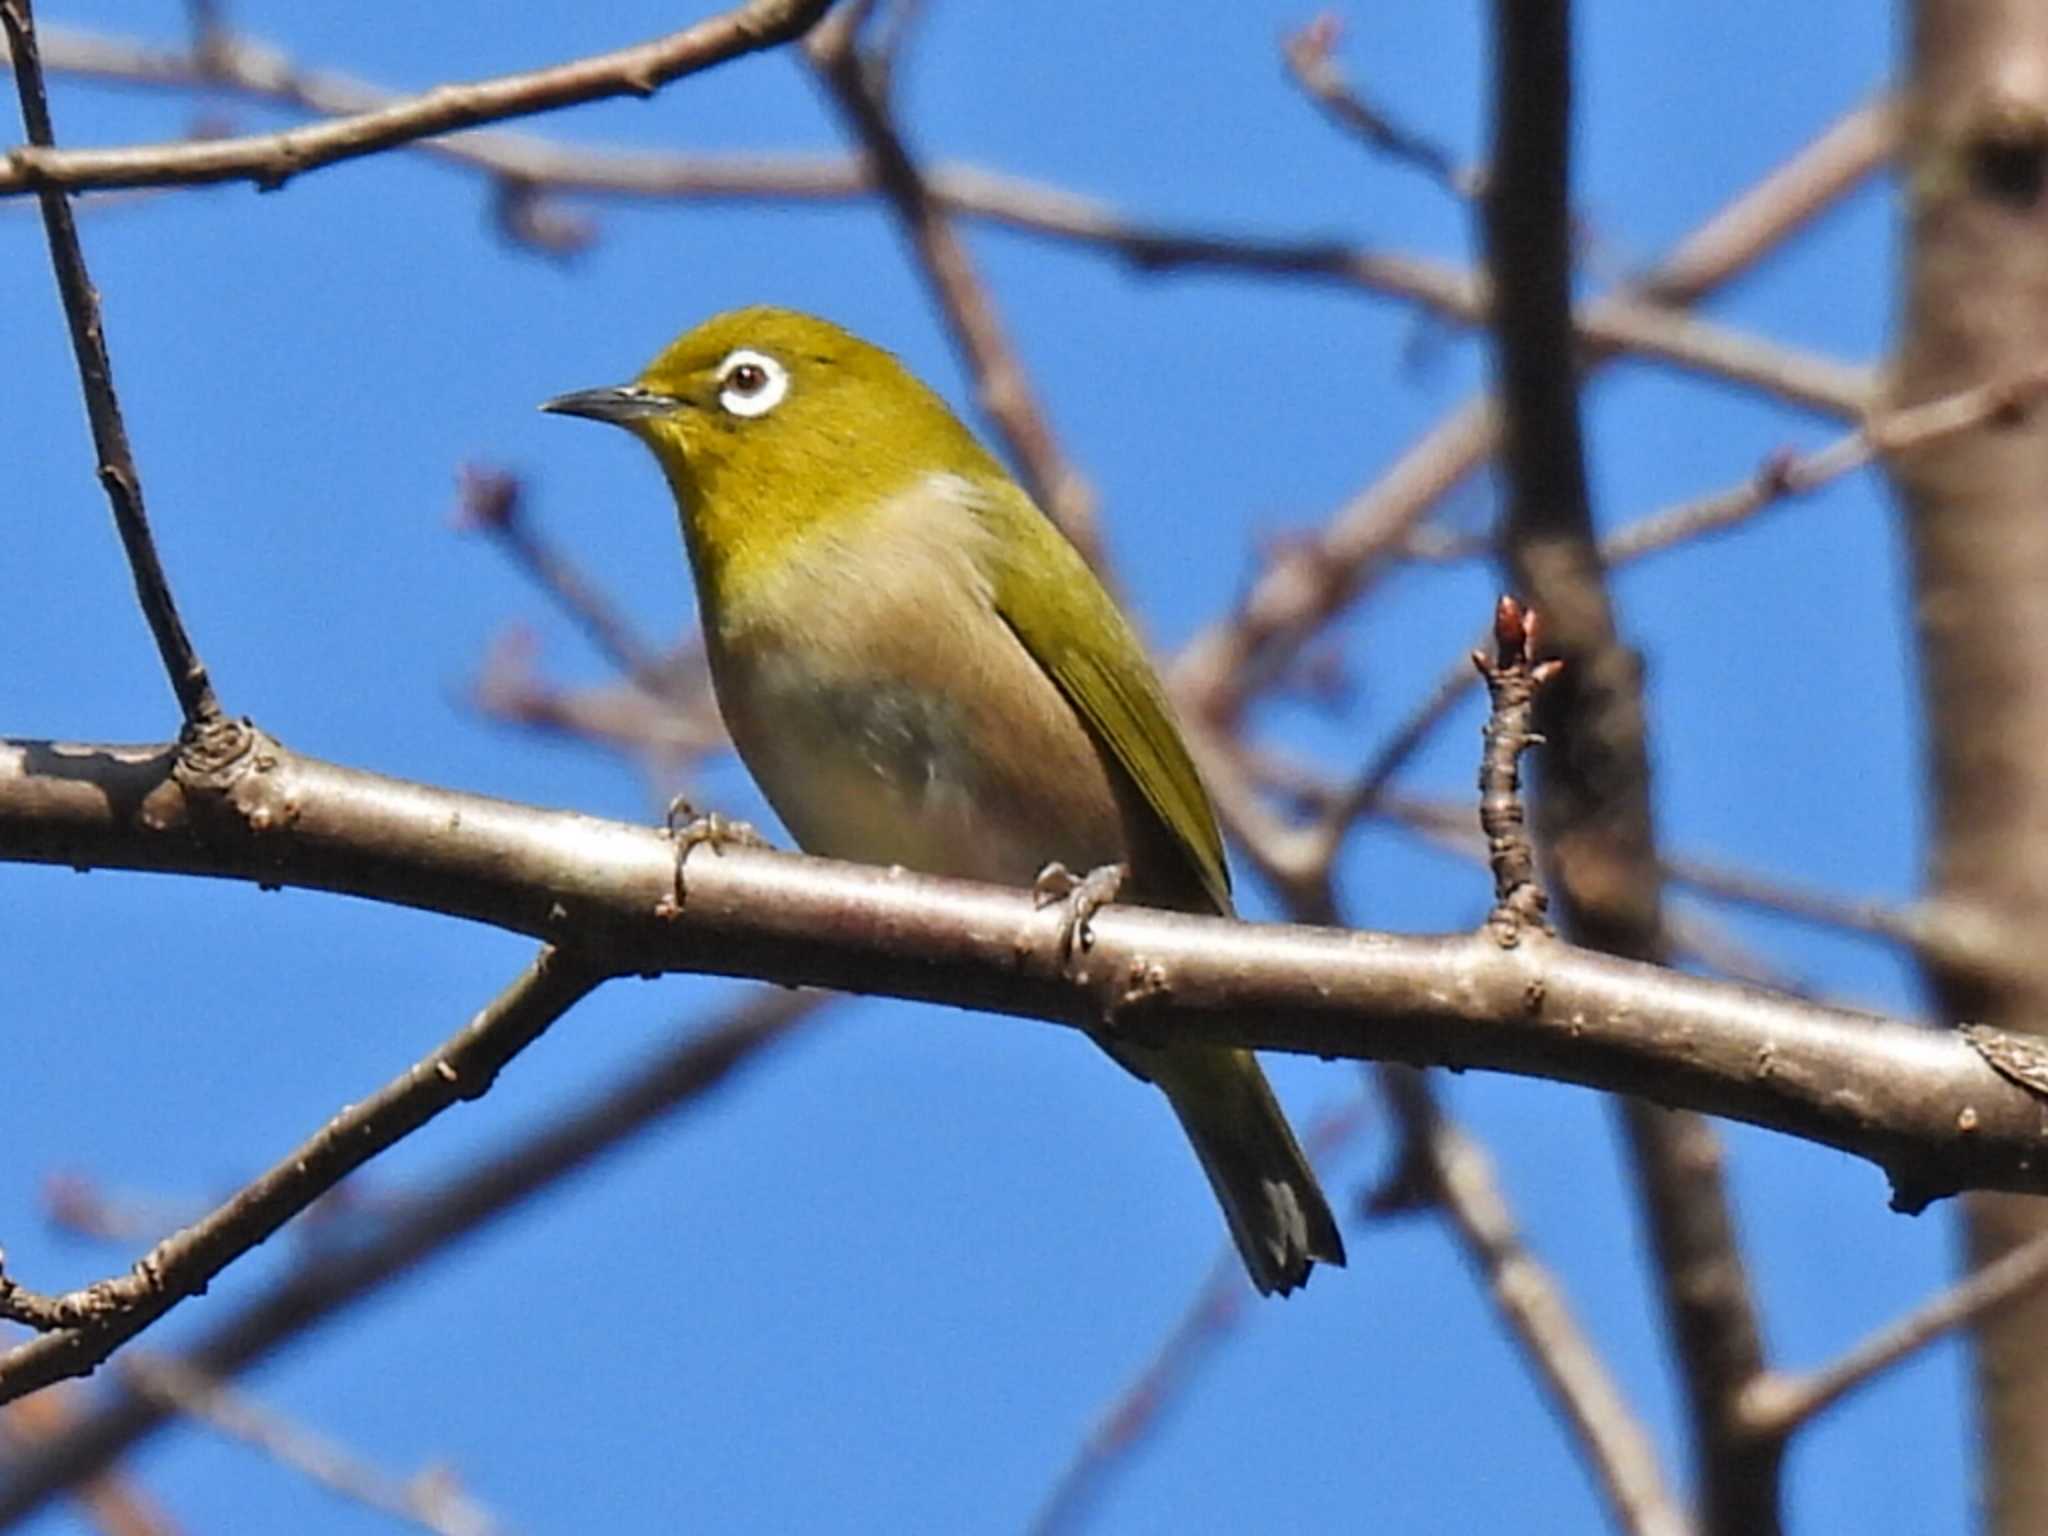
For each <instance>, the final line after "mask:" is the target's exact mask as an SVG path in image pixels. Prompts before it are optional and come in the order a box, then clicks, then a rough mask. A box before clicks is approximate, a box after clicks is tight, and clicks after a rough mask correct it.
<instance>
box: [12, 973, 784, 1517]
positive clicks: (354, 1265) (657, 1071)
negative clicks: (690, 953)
mask: <svg viewBox="0 0 2048 1536" xmlns="http://www.w3.org/2000/svg"><path fill="white" fill-rule="evenodd" d="M823 1001H824V999H822V998H819V997H816V996H809V997H804V996H797V995H795V994H793V993H786V992H762V993H759V994H757V995H756V996H755V997H754V998H753V999H752V1000H751V1001H750V1002H748V1003H747V1004H746V1005H745V1006H744V1007H741V1008H738V1009H736V1010H734V1012H733V1013H732V1015H731V1016H730V1017H729V1018H727V1019H725V1020H724V1021H722V1022H721V1023H719V1024H717V1025H715V1026H713V1027H712V1028H709V1029H706V1030H702V1031H699V1032H697V1033H695V1034H693V1035H691V1036H689V1037H688V1038H687V1039H684V1040H682V1041H681V1042H679V1043H678V1044H676V1045H674V1046H672V1047H670V1048H669V1049H668V1050H666V1051H664V1052H662V1053H661V1054H660V1055H659V1056H657V1057H655V1058H654V1059H653V1060H652V1061H650V1062H647V1063H645V1064H643V1065H642V1066H640V1067H638V1068H636V1069H634V1070H633V1071H632V1072H630V1073H629V1074H627V1075H626V1076H625V1077H624V1078H623V1079H622V1080H621V1081H620V1082H619V1083H618V1084H617V1085H616V1086H615V1087H613V1088H611V1089H609V1090H607V1091H605V1092H603V1093H601V1094H598V1095H596V1096H595V1097H593V1098H592V1099H590V1100H589V1101H588V1102H587V1103H585V1104H583V1105H582V1106H581V1107H578V1108H575V1109H573V1110H571V1111H570V1112H569V1113H567V1114H564V1115H557V1116H553V1117H550V1119H549V1120H548V1121H547V1123H546V1124H545V1125H544V1126H543V1127H542V1128H541V1129H540V1130H539V1131H537V1132H536V1133H535V1134H534V1135H533V1136H532V1137H531V1138H530V1139H528V1140H526V1141H524V1142H522V1143H521V1144H520V1145H518V1146H516V1147H514V1148H512V1149H511V1150H510V1151H508V1152H503V1153H499V1154H496V1155H494V1156H491V1157H488V1158H485V1159H483V1160H481V1161H479V1162H477V1163H475V1164H474V1165H472V1166H471V1167H469V1168H468V1169H466V1170H464V1171H463V1172H461V1173H459V1174H457V1175H455V1176H454V1177H452V1178H450V1179H449V1180H447V1181H446V1182H445V1183H443V1184H441V1185H440V1186H438V1187H437V1188H434V1189H431V1190H428V1191H426V1192H425V1193H424V1194H422V1195H421V1196H420V1197H419V1198H418V1199H417V1200H416V1201H414V1202H413V1203H412V1204H411V1205H410V1206H409V1207H408V1208H407V1209H406V1210H404V1211H403V1212H401V1213H400V1214H399V1215H398V1216H397V1217H395V1218H394V1219H392V1220H391V1221H388V1222H384V1223H380V1224H379V1226H378V1229H377V1230H376V1231H375V1232H374V1233H372V1234H371V1235H370V1236H369V1237H368V1238H367V1239H366V1240H365V1241H363V1242H361V1243H357V1244H351V1245H349V1246H347V1247H345V1248H339V1249H331V1250H322V1251H321V1252H319V1253H317V1254H313V1255H309V1256H308V1257H307V1258H305V1259H304V1260H302V1261H301V1262H300V1263H299V1264H298V1265H297V1266H296V1267H294V1269H293V1270H292V1271H291V1273H289V1274H288V1275H286V1276H285V1277H284V1279H282V1280H281V1281H279V1282H278V1283H277V1284H276V1285H274V1286H272V1287H270V1288H269V1289H268V1290H266V1291H265V1292H263V1293H262V1294H261V1295H259V1296H258V1297H256V1299H255V1300H253V1301H252V1302H250V1303H249V1304H248V1305H246V1306H244V1307H242V1308H240V1309H239V1310H238V1311H236V1312H234V1313H233V1314H232V1315H230V1316H229V1317H228V1318H226V1319H225V1320H223V1321H222V1322H221V1323H219V1324H218V1325H216V1326H215V1327H214V1328H213V1329H212V1330H210V1331H209V1332H207V1333H206V1334H205V1335H204V1336H203V1337H201V1339H200V1340H199V1341H198V1343H196V1344H195V1345H193V1346H192V1347H191V1349H189V1350H188V1351H187V1352H186V1353H185V1354H183V1355H181V1356H179V1357H178V1358H179V1359H180V1360H181V1361H183V1362H184V1363H186V1364H189V1365H190V1366H192V1367H193V1368H195V1369H197V1370H199V1371H202V1372H204V1373H205V1374H206V1375H208V1376H209V1377H212V1378H214V1379H216V1380H227V1379H229V1378H231V1377H233V1376H235V1375H237V1374H238V1373H240V1372H242V1371H245V1370H247V1369H249V1368H250V1367H251V1366H254V1365H256V1364H257V1363H259V1362H260V1361H262V1360H264V1359H265V1358H267V1357H268V1356H269V1355H271V1354H272V1353H274V1352H275V1351H276V1350H277V1349H278V1348H279V1347H280V1346H281V1345H283V1344H285V1343H287V1342H289V1341H291V1340H292V1339H295V1338H297V1337H298V1336H299V1335H301V1334H303V1333H305V1332H306V1331H308V1330H309V1329H311V1328H312V1327H313V1326H314V1325H316V1324H318V1323H320V1322H322V1321H324V1320H325V1319H327V1318H329V1317H332V1316H334V1315H335V1314H336V1313H337V1312H341V1311H343V1310H345V1309H346V1308H348V1307H350V1306H352V1305H353V1304H354V1303H356V1302H357V1301H360V1300H362V1299H364V1298H365V1297H367V1296H369V1295H371V1294H373V1293H374V1292H376V1291H377V1290H379V1289H381V1288H382V1287H383V1286H385V1285H388V1284H390V1282H392V1281H393V1280H396V1279H398V1278H399V1277H400V1276H402V1275H405V1274H407V1273H409V1272H410V1271H411V1270H412V1268H413V1267H414V1266H415V1265H417V1264H419V1263H421V1262H422V1261H424V1260H425V1259H427V1258H430V1257H432V1256H433V1255H435V1254H438V1253H441V1252H444V1251H446V1250H447V1248H448V1247H449V1245H450V1244H451V1243H452V1242H453V1240H454V1239H456V1238H457V1237H460V1236H462V1235H463V1234H464V1233H466V1232H471V1231H474V1230H475V1229H477V1228H478V1227H480V1226H482V1225H484V1224H485V1223H486V1222H488V1221H491V1220H492V1219H494V1218H496V1217H498V1216H500V1215H503V1214H504V1213H505V1212H506V1211H507V1210H510V1209H511V1208H512V1207H514V1206H516V1205H517V1204H519V1202H521V1201H523V1200H525V1199H526V1198H528V1197H529V1196H531V1195H533V1194H535V1193H537V1192H538V1191H540V1190H542V1189H546V1188H548V1187H549V1186H551V1185H553V1184H555V1183H556V1182H558V1181H559V1180H561V1179H562V1178H564V1177H566V1176H567V1175H569V1174H572V1173H574V1172H576V1171H577V1170H578V1169H581V1168H584V1167H587V1166H588V1165H589V1164H590V1163H591V1162H592V1161H593V1160H595V1159H596V1158H597V1157H599V1156H600V1155H602V1154H603V1153H605V1152H608V1151H610V1150H611V1149H613V1148H614V1147H617V1146H619V1145H620V1144H622V1143H623V1142H625V1141H627V1140H629V1139H630V1138H631V1137H632V1136H634V1135H635V1134H637V1133H638V1132H640V1131H642V1130H645V1129H646V1128H647V1127H648V1126H650V1125H652V1124H654V1123H655V1122H657V1121H658V1120H660V1119H661V1117H663V1116H664V1115H667V1114H669V1113H671V1112H673V1111H675V1110H677V1109H680V1108H683V1107H685V1106H687V1105H689V1104H691V1103H693V1102H694V1101H695V1100H697V1099H699V1098H701V1097H702V1096H703V1095H704V1094H706V1093H708V1092H709V1091H711V1090H712V1089H714V1088H716V1087H718V1086H719V1085H720V1084H721V1083H723V1082H724V1081H725V1080H726V1079H727V1078H728V1077H730V1076H731V1075H732V1073H733V1072H734V1071H736V1070H737V1069H738V1068H740V1067H741V1066H743V1065H745V1064H746V1063H747V1062H749V1061H751V1060H753V1059H754V1058H755V1057H756V1056H758V1055H759V1054H760V1053H761V1051H762V1050H763V1049H764V1048H765V1047H767V1046H769V1045H772V1044H773V1043H775V1042H776V1041H778V1040H781V1039H782V1038H784V1037H785V1036H786V1035H787V1034H788V1033H789V1032H790V1031H791V1030H792V1029H794V1028H796V1027H797V1026H798V1025H799V1024H800V1023H801V1022H802V1021H803V1020H805V1019H806V1018H808V1017H809V1016H810V1015H811V1014H812V1013H813V1012H815V1011H816V1009H817V1007H818V1005H819V1004H820V1003H821V1002H823ZM29 1400H30V1401H33V1400H34V1399H29ZM167 1417H168V1415H167V1414H166V1411H165V1410H164V1408H163V1407H162V1406H161V1405H160V1404H157V1403H152V1402H149V1401H146V1400H144V1399H142V1398H140V1397H137V1396H136V1395H134V1394H133V1393H123V1394H121V1395H120V1396H118V1397H116V1398H115V1399H114V1400H113V1401H112V1402H110V1403H108V1404H107V1405H105V1406H104V1407H101V1408H99V1409H96V1410H95V1411H94V1412H93V1413H92V1414H91V1416H90V1417H88V1418H86V1419H85V1420H84V1421H83V1422H81V1423H80V1424H79V1425H78V1426H77V1427H76V1429H75V1430H73V1431H71V1432H69V1433H66V1434H64V1435H62V1436H60V1437H57V1438H54V1439H52V1440H51V1441H50V1442H49V1443H47V1444H45V1445H42V1446H39V1447H37V1449H36V1452H35V1454H33V1455H31V1456H24V1457H20V1458H17V1459H16V1460H15V1461H14V1462H13V1463H12V1464H10V1465H9V1466H8V1468H7V1469H6V1477H5V1479H4V1480H0V1526H6V1525H8V1524H11V1523H12V1522H14V1521H17V1520H20V1519H22V1518H24V1517H25V1516H27V1515H29V1514H31V1513H33V1512H34V1511H35V1510H37V1509H38V1508H40V1507H41V1506H42V1505H43V1504H45V1503H47V1502H48V1501H49V1500H50V1499H51V1498H53V1497H54V1496H56V1495H57V1494H59V1493H61V1492H62V1491H63V1490H64V1489H66V1488H69V1487H72V1486H74V1485H76V1484H78V1483H80V1482H82V1481H84V1480H86V1479H88V1478H90V1477H92V1476H94V1475H95V1474H97V1473H98V1472H100V1471H102V1470H103V1469H105V1468H106V1467H108V1466H111V1465H112V1464H113V1463H114V1461H115V1460H116V1459H118V1458H119V1457H120V1456H121V1454H122V1453H123V1452H124V1451H126V1450H128V1449H129V1448H130V1447H131V1446H133V1445H135V1444H136V1443H137V1442H138V1441H140V1440H142V1439H144V1438H145V1437H147V1436H148V1435H150V1434H152V1433H153V1432H155V1430H157V1429H158V1428H160V1427H161V1426H162V1424H163V1423H164V1421H165V1419H166V1418H167Z"/></svg>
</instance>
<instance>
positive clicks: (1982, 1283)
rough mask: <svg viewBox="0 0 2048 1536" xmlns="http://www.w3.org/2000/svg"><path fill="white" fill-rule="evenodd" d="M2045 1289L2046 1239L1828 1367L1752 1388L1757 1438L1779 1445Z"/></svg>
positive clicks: (2006, 1256) (2004, 1258) (1961, 1283)
mask: <svg viewBox="0 0 2048 1536" xmlns="http://www.w3.org/2000/svg"><path fill="white" fill-rule="evenodd" d="M2044 1284H2048V1234H2044V1235H2042V1236H2039V1237H2035V1238H2032V1239H2030V1240H2029V1241H2027V1242H2025V1243H2023V1244H2021V1245H2020V1246H2019V1247H2017V1248H2013V1249H2011V1250H2009V1251H2008V1252H2005V1253H2002V1254H2000V1255H1999V1256H1998V1257H1997V1258H1995V1259H1993V1260H1992V1261H1991V1262H1990V1263H1989V1264H1986V1265H1985V1266H1984V1267H1983V1268H1982V1269H1979V1270H1977V1271H1975V1272H1974V1273H1972V1274H1969V1275H1966V1276H1964V1277H1963V1278H1962V1279H1961V1280H1958V1281H1956V1283H1955V1284H1953V1285H1951V1286H1949V1287H1948V1288H1947V1289H1946V1290H1944V1291H1942V1292H1941V1293H1940V1294H1938V1295H1935V1296H1930V1297H1929V1298H1928V1299H1927V1300H1926V1301H1924V1302H1922V1303H1921V1304H1920V1305H1919V1306H1917V1307H1915V1308H1914V1309H1913V1310H1912V1311H1911V1312H1908V1313H1907V1314H1906V1315H1905V1316H1904V1317H1902V1318H1900V1319H1898V1321H1896V1322H1893V1323H1887V1324H1886V1325H1885V1326H1884V1327H1882V1328H1880V1329H1878V1330H1877V1332H1875V1333H1873V1334H1872V1335H1871V1336H1870V1337H1869V1338H1867V1339H1865V1340H1863V1342H1862V1343H1860V1344H1858V1345H1857V1346H1856V1347H1855V1348H1854V1349H1851V1350H1850V1351H1848V1353H1846V1354H1844V1355H1843V1356H1842V1357H1841V1358H1840V1359H1839V1360H1836V1361H1835V1362H1834V1363H1833V1364H1831V1365H1827V1366H1823V1367H1822V1368H1821V1369H1820V1370H1817V1371H1812V1372H1809V1373H1807V1374H1805V1375H1803V1376H1792V1375H1786V1374H1783V1373H1779V1374H1774V1375H1772V1376H1769V1377H1766V1378H1765V1379H1764V1380H1762V1381H1760V1382H1758V1383H1757V1384H1756V1387H1755V1389H1754V1390H1753V1391H1752V1392H1751V1393H1750V1396H1749V1400H1748V1403H1747V1405H1746V1407H1747V1411H1748V1414H1749V1417H1750V1420H1751V1423H1752V1425H1753V1427H1754V1430H1755V1432H1756V1433H1757V1434H1759V1435H1774V1436H1778V1437H1781V1438H1782V1437H1784V1436H1787V1435H1789V1434H1791V1433H1792V1431H1793V1430H1795V1429H1798V1428H1799V1427H1800V1426H1801V1425H1803V1424H1805V1423H1806V1422H1807V1421H1808V1420H1810V1419H1813V1418H1816V1417H1818V1416H1819V1415H1820V1414H1822V1413H1824V1412H1826V1411H1827V1410H1828V1409H1829V1408H1832V1407H1833V1406H1834V1405H1835V1404H1836V1403H1838V1402H1840V1401H1841V1400H1842V1399H1843V1398H1844V1397H1846V1396H1848V1394H1849V1393H1851V1392H1853V1391H1855V1390H1856V1389H1857V1388H1858V1387H1860V1386H1863V1385H1865V1384H1866V1383H1867V1382H1869V1381H1871V1380H1873V1379H1874V1378H1875V1377H1877V1376H1879V1375H1881V1374H1883V1373H1884V1372H1885V1371H1888V1370H1890V1369H1891V1368H1892V1367H1893V1366H1895V1365H1898V1364H1900V1363H1902V1362H1903V1361H1906V1360H1909V1359H1911V1358H1912V1357H1913V1356H1914V1355H1915V1354H1917V1353H1919V1352H1920V1351H1921V1350H1923V1349H1925V1348H1926V1347H1927V1346H1928V1345H1929V1344H1932V1343H1934V1342H1935V1341H1936V1340H1938V1339H1941V1338H1943V1337H1945V1336H1946V1335H1948V1334H1950V1333H1953V1332H1954V1331H1955V1330H1956V1329H1958V1328H1966V1327H1968V1326H1969V1325H1971V1324H1972V1323H1975V1322H1977V1321H1979V1320H1980V1319H1982V1318H1984V1317H1988V1316H1989V1315H1990V1314H1992V1313H1993V1312H1995V1311H1997V1310H1998V1309H1999V1308H2001V1307H2004V1306H2007V1305H2010V1304H2011V1303H2013V1302H2016V1301H2020V1300H2023V1299H2024V1298H2026V1297H2027V1296H2030V1295H2032V1294H2034V1293H2035V1292H2037V1291H2038V1290H2040V1288H2041V1287H2042V1286H2043V1285H2044Z"/></svg>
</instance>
